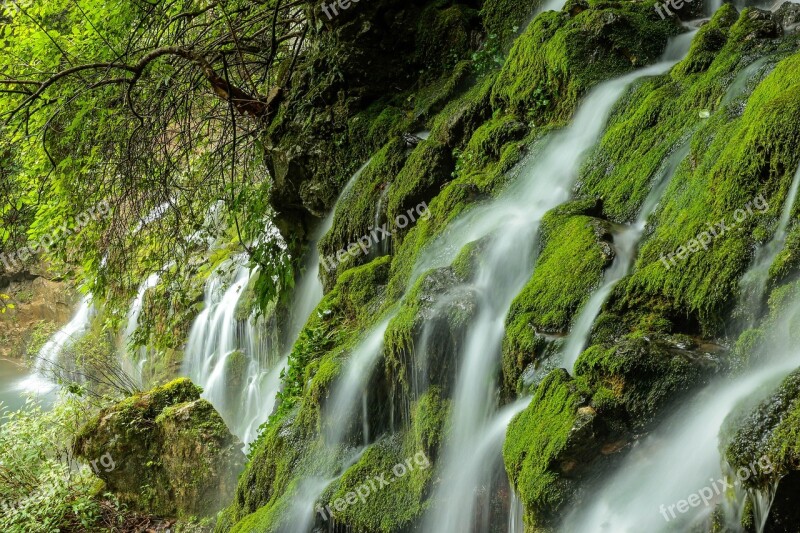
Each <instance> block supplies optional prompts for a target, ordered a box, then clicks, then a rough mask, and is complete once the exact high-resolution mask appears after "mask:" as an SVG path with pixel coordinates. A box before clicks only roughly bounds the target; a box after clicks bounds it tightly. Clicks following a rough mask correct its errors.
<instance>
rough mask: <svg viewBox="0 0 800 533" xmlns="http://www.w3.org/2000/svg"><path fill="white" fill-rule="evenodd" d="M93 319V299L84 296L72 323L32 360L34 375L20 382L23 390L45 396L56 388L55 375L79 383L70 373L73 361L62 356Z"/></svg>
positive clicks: (60, 331)
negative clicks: (66, 377) (63, 376)
mask: <svg viewBox="0 0 800 533" xmlns="http://www.w3.org/2000/svg"><path fill="white" fill-rule="evenodd" d="M93 316H94V308H93V307H92V297H91V295H87V296H85V297H84V298H83V300H81V303H80V305H79V306H78V310H77V312H76V313H75V315H74V316H73V317H72V320H70V321H69V323H67V324H66V325H65V326H64V327H63V328H61V329H60V330H58V331H57V332H56V333H55V334H54V335H53V336H52V337H51V338H50V340H48V341H47V343H46V344H45V345H44V346H42V349H41V350H39V353H38V354H37V355H36V360H35V361H34V366H33V374H32V375H31V376H29V377H28V378H26V379H25V380H23V381H22V382H21V383H20V388H21V389H22V390H26V391H29V392H34V393H41V394H45V393H48V392H50V391H52V390H53V389H55V388H56V384H55V383H53V381H52V377H53V375H54V374H65V375H66V376H71V377H72V378H74V379H78V380H79V376H76V375H73V374H72V370H74V369H73V364H72V361H69V360H67V359H65V358H64V357H63V356H64V352H65V351H66V350H69V348H70V347H71V346H72V345H74V343H75V342H77V341H78V340H80V339H81V337H83V335H84V334H85V333H86V332H87V331H88V329H89V325H90V324H91V321H92V317H93Z"/></svg>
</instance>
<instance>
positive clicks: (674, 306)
mask: <svg viewBox="0 0 800 533" xmlns="http://www.w3.org/2000/svg"><path fill="white" fill-rule="evenodd" d="M765 17H767V15H764V14H763V13H762V12H758V11H755V10H745V11H744V12H743V13H742V14H741V16H738V17H737V16H736V11H735V9H734V8H733V7H731V6H724V7H723V8H722V9H720V10H719V11H718V12H717V13H716V14H715V16H714V18H713V19H712V20H711V22H709V23H708V24H706V25H705V26H703V27H702V28H701V30H700V31H699V32H698V34H697V36H696V37H695V39H694V41H693V45H692V49H691V51H690V53H689V55H688V56H687V58H686V59H684V60H683V62H681V63H679V64H678V65H676V66H675V67H674V68H673V69H672V71H671V72H670V73H669V74H668V75H665V76H661V77H657V78H652V79H648V80H645V81H643V82H641V83H640V84H638V85H637V86H635V87H634V88H633V89H632V90H631V93H630V94H629V96H628V97H627V98H625V100H624V103H623V105H620V106H619V107H618V109H617V111H616V113H615V114H614V116H613V117H612V120H611V123H610V125H609V128H608V130H607V131H606V133H605V134H604V136H603V138H602V140H601V142H600V143H599V145H598V147H597V148H596V150H595V151H594V153H593V154H592V155H591V156H590V158H589V160H588V162H587V164H586V165H585V167H584V169H583V171H582V173H581V176H580V184H579V187H578V192H579V195H581V196H584V195H585V196H587V197H590V198H595V197H600V198H602V199H603V212H604V214H605V216H606V217H608V218H609V219H611V220H614V221H617V222H628V221H631V220H633V219H635V217H636V215H637V213H638V211H639V209H640V208H641V205H642V203H643V202H644V199H645V197H646V195H647V194H648V193H649V192H650V190H651V189H652V187H653V182H654V181H655V180H658V179H660V177H661V176H663V174H664V172H665V170H664V169H665V166H666V165H668V164H669V161H670V158H671V157H674V156H675V154H676V153H678V152H679V151H680V147H681V146H686V145H688V147H689V152H688V156H686V157H685V158H684V160H683V163H682V164H680V165H679V166H678V168H677V171H676V172H675V173H674V175H673V176H672V180H671V182H670V183H669V185H668V186H667V189H666V191H665V193H664V196H663V200H662V202H661V204H660V205H659V208H658V209H657V210H656V212H655V213H654V214H653V215H652V216H651V218H650V221H649V222H650V228H652V230H649V231H647V232H646V233H645V237H644V242H643V244H642V245H641V248H640V252H639V254H638V258H637V261H636V264H635V266H634V272H633V275H632V276H631V277H629V278H628V279H626V280H623V281H622V282H621V283H620V285H619V286H618V287H617V291H615V294H614V298H612V301H611V302H610V305H611V306H612V307H613V308H615V310H616V312H618V314H619V315H621V316H623V319H624V320H626V321H629V322H630V323H629V326H630V327H632V328H633V329H637V328H639V327H641V325H642V324H641V322H642V318H643V317H642V314H643V313H644V314H647V313H646V312H645V311H643V310H645V309H647V310H650V312H651V313H650V314H653V313H655V314H660V315H661V318H662V319H663V320H666V321H669V322H671V323H672V325H673V327H678V328H680V329H683V330H684V331H685V332H687V333H702V334H704V335H706V336H712V335H714V334H715V333H717V332H719V331H720V327H721V325H722V323H723V322H724V320H725V319H726V318H727V316H729V314H730V311H731V310H732V305H730V304H731V301H732V300H733V299H734V298H735V297H736V294H738V290H739V289H738V284H739V278H740V277H741V275H742V274H743V272H744V271H745V270H746V268H747V267H748V265H749V263H750V260H751V258H752V256H753V250H754V248H755V246H756V245H757V244H759V243H763V242H764V241H765V240H766V238H767V236H768V235H769V234H770V232H771V226H772V224H773V223H774V220H775V216H776V214H777V213H778V212H779V210H780V204H781V202H782V200H783V198H785V194H786V192H785V191H786V190H788V186H789V183H790V182H791V177H792V176H793V174H794V170H795V169H796V168H797V163H798V158H797V156H796V154H795V151H794V150H793V149H791V148H790V147H791V146H792V145H793V143H795V142H796V140H795V138H796V137H797V135H798V134H800V127H798V125H799V124H800V123H798V122H797V120H796V115H795V114H794V112H793V113H792V114H791V115H790V114H786V112H787V109H794V107H796V106H797V105H798V102H800V99H798V98H797V94H798V93H797V92H796V91H794V92H791V93H790V92H789V89H788V87H789V86H796V85H795V84H796V83H797V82H798V81H797V77H796V76H795V73H796V64H797V61H798V56H797V55H793V56H790V57H788V58H786V59H784V60H783V61H781V60H780V59H781V58H782V57H786V55H787V54H790V53H792V52H793V51H794V50H796V49H797V39H796V38H795V37H793V36H788V37H786V38H784V39H782V40H776V39H773V38H771V36H772V34H771V33H770V32H769V31H767V30H763V26H764V25H765V24H766V25H769V24H770V23H769V21H766V22H765V20H766V19H765ZM767 18H769V17H767ZM762 30H763V31H762ZM761 55H764V56H766V59H764V60H761V61H760V63H759V64H760V65H762V66H763V68H761V69H759V68H756V69H753V68H751V67H750V66H751V65H754V63H755V62H756V59H757V58H758V57H759V56H761ZM770 63H777V66H776V67H775V69H774V70H773V71H772V72H771V73H769V74H768V75H767V76H766V78H763V76H764V73H765V72H769V67H770ZM754 66H755V67H758V66H759V65H758V64H756V65H754ZM762 78H763V80H762ZM751 80H752V81H751ZM778 110H780V111H778ZM773 113H775V114H774V115H773ZM778 113H781V114H782V116H781V117H778V116H777V114H778ZM768 122H769V126H768V125H767V124H768ZM777 123H780V126H779V127H776V124H777ZM776 128H777V129H776ZM759 195H763V197H760V196H759ZM757 198H761V200H763V202H762V201H761V200H758V201H756V199H757ZM756 205H758V206H759V207H754V206H756ZM737 209H739V210H745V211H746V212H745V215H744V217H742V216H741V212H737ZM734 215H736V216H737V217H739V218H743V220H742V221H741V222H739V221H738V220H737V223H736V224H731V223H732V222H733V219H734ZM719 221H727V225H728V227H731V226H735V228H733V229H732V231H730V232H729V234H728V235H726V236H724V237H721V238H715V239H714V242H713V243H712V245H711V246H710V247H709V248H708V250H705V249H701V250H700V251H699V252H697V253H687V254H686V258H685V260H681V261H676V262H672V261H671V259H670V256H669V254H673V256H674V255H675V252H676V251H678V250H679V249H680V247H681V246H684V249H685V248H686V246H685V245H686V244H687V242H688V241H690V240H691V239H693V238H695V237H697V236H698V235H700V234H702V233H703V232H708V231H709V226H710V227H711V229H712V230H713V229H714V224H715V223H717V222H719ZM709 235H710V234H709ZM693 246H694V245H693ZM662 258H666V261H667V262H666V263H665V262H664V261H662ZM665 265H666V266H665ZM783 275H784V276H785V275H786V274H785V273H784V274H783ZM634 309H637V310H638V311H637V312H636V313H633V314H630V315H629V314H628V312H629V311H631V310H634ZM636 314H638V316H636V317H634V316H633V315H636Z"/></svg>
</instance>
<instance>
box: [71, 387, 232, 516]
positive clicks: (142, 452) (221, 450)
mask: <svg viewBox="0 0 800 533" xmlns="http://www.w3.org/2000/svg"><path fill="white" fill-rule="evenodd" d="M74 450H75V453H76V455H77V456H78V457H80V458H82V459H83V460H85V461H87V462H90V463H91V462H92V461H97V460H98V459H100V458H101V457H102V456H104V455H108V456H110V457H111V458H113V462H114V463H115V466H114V468H110V469H107V468H98V469H97V470H96V472H97V475H98V476H99V477H100V478H101V479H102V480H103V481H104V482H105V483H106V487H107V488H108V490H109V491H110V492H112V493H114V494H115V495H117V497H118V498H119V499H120V501H122V502H124V503H125V504H126V505H128V506H130V507H131V508H132V509H137V510H140V511H144V512H148V513H152V514H155V515H158V516H209V515H213V514H214V513H216V512H217V511H218V510H219V509H221V508H222V506H223V505H224V504H225V503H227V501H229V500H230V498H231V497H232V495H233V491H234V489H235V486H236V476H237V474H238V472H239V471H240V470H241V469H242V467H243V466H244V460H245V457H244V453H243V452H242V444H241V442H239V441H238V439H237V438H236V437H235V436H233V435H232V434H231V433H230V431H229V430H228V428H227V427H226V426H225V423H224V422H223V420H222V418H221V417H220V416H219V414H218V413H217V412H216V411H215V410H214V407H213V406H212V405H211V404H210V403H208V402H207V401H206V400H203V399H200V388H199V387H197V386H195V385H194V384H192V382H191V381H190V380H188V379H177V380H175V381H173V382H170V383H168V384H166V385H164V386H161V387H157V388H155V389H153V390H151V391H149V392H146V393H142V394H137V395H135V396H132V397H130V398H126V399H125V400H123V401H121V402H119V403H118V404H116V405H113V406H111V407H107V408H105V409H103V410H102V411H101V412H100V414H99V415H98V416H97V417H96V418H95V419H94V420H93V421H91V422H90V423H89V424H87V425H86V426H85V427H84V428H82V429H81V431H80V433H79V434H78V436H77V437H76V440H75V445H74Z"/></svg>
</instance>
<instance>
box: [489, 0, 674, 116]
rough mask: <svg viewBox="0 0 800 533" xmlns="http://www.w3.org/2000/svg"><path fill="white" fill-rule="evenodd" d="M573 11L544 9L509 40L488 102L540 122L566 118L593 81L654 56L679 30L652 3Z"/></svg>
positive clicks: (592, 6) (603, 4) (606, 4)
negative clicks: (519, 34)
mask: <svg viewBox="0 0 800 533" xmlns="http://www.w3.org/2000/svg"><path fill="white" fill-rule="evenodd" d="M587 7H588V9H584V10H582V11H580V12H577V13H576V14H575V15H574V16H573V15H571V14H570V13H568V12H565V11H562V12H554V11H547V12H545V13H542V14H540V15H539V16H537V17H536V18H535V19H534V20H533V22H531V24H530V25H529V26H528V28H527V29H526V30H525V33H524V34H523V35H521V36H520V37H519V38H518V39H517V40H516V42H515V43H514V46H513V48H512V49H511V52H510V53H509V57H508V59H507V60H506V62H505V64H504V65H503V68H502V70H501V72H500V75H499V77H498V80H497V83H496V84H495V86H494V91H493V94H492V98H493V104H494V106H495V107H498V108H507V109H509V110H511V111H512V112H514V113H515V114H516V115H517V116H518V117H524V118H526V119H530V120H535V121H536V122H537V123H545V122H548V121H551V120H557V121H564V120H567V119H568V118H569V117H570V116H571V115H572V112H573V111H574V110H575V107H576V105H577V102H578V100H579V98H580V97H581V96H583V95H584V94H585V93H586V91H587V90H588V89H589V88H591V87H592V86H593V85H595V84H597V83H598V82H600V81H602V80H605V79H608V78H610V77H613V76H616V75H619V74H622V73H623V72H625V71H627V70H631V69H633V68H636V67H638V66H642V65H646V64H648V63H651V62H653V61H654V60H655V59H657V58H658V57H659V56H660V55H661V53H662V52H663V50H664V46H665V45H666V43H667V39H668V38H669V37H670V36H673V35H676V34H677V33H680V28H679V26H678V25H677V24H676V23H675V21H674V20H671V19H669V20H661V19H660V18H659V17H658V15H656V14H655V12H654V11H653V8H652V6H651V5H649V4H647V3H635V2H589V4H588V5H587Z"/></svg>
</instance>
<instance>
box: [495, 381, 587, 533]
mask: <svg viewBox="0 0 800 533" xmlns="http://www.w3.org/2000/svg"><path fill="white" fill-rule="evenodd" d="M590 396H591V393H590V391H589V389H587V388H586V386H585V385H584V384H582V383H581V382H580V381H576V380H573V379H572V378H571V377H570V376H569V374H568V373H567V372H566V370H563V369H558V370H554V371H553V372H551V373H550V374H549V375H548V376H547V377H546V378H545V379H544V380H543V381H542V382H541V383H540V384H539V386H538V387H537V388H536V391H535V393H534V395H533V399H532V400H531V403H530V405H529V406H528V407H527V408H526V409H525V410H524V411H522V413H520V414H519V415H517V416H516V417H515V418H514V419H513V420H512V421H511V423H510V424H509V426H508V433H507V434H506V441H505V443H504V444H503V460H504V462H505V467H506V472H507V473H508V477H509V479H510V480H511V484H512V485H513V487H514V492H515V493H516V494H517V495H518V496H519V498H520V499H521V500H522V502H523V503H524V505H525V515H524V520H525V529H526V531H527V530H531V531H538V530H539V529H538V528H545V529H546V527H547V526H548V524H551V525H552V521H553V520H554V519H555V518H556V515H557V512H558V510H559V508H560V507H561V505H563V503H564V502H565V501H566V499H567V498H568V497H569V495H570V494H571V493H572V491H573V490H574V489H575V484H574V480H571V479H569V478H568V477H567V476H565V475H564V473H565V472H567V471H571V470H572V469H574V468H575V466H576V464H577V463H576V462H575V461H574V460H573V459H572V452H573V450H571V448H572V446H573V445H574V444H575V443H576V442H580V440H581V439H583V438H586V437H588V436H590V435H591V434H592V433H594V432H595V431H599V428H596V429H593V428H592V426H593V425H594V424H595V418H596V413H595V411H594V410H593V409H592V408H591V407H590V406H589V398H590ZM588 440H591V439H588ZM583 444H584V445H585V443H583Z"/></svg>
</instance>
